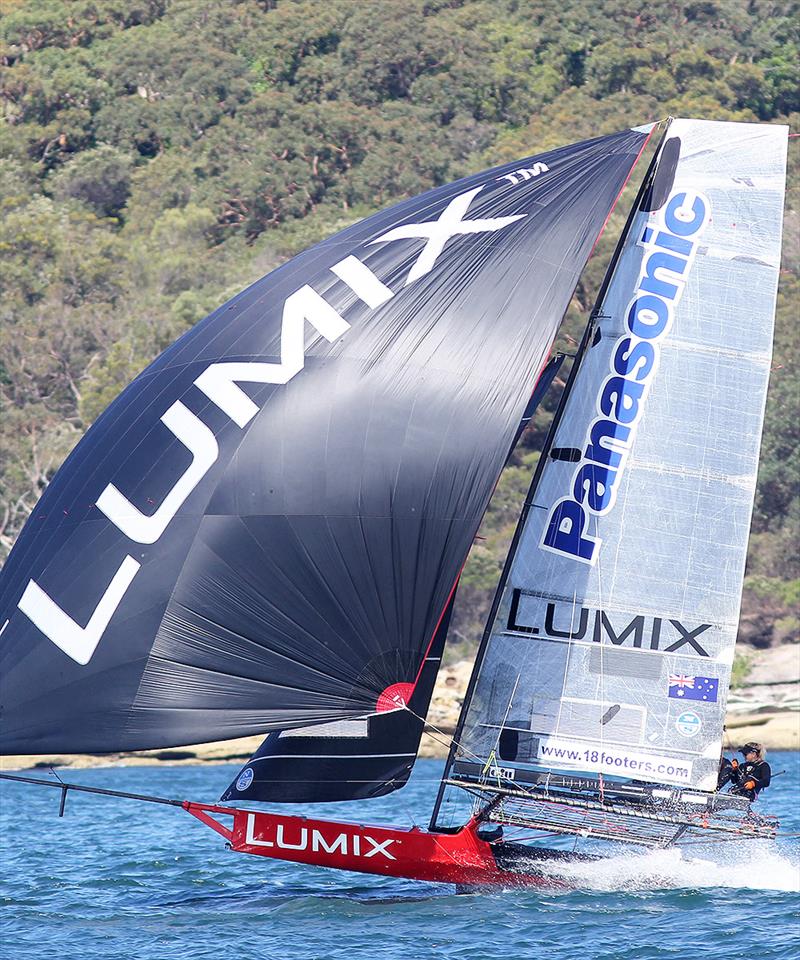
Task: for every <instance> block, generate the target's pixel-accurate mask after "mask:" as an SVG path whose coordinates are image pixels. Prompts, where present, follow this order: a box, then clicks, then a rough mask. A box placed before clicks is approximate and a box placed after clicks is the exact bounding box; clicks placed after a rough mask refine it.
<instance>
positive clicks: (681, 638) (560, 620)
mask: <svg viewBox="0 0 800 960" xmlns="http://www.w3.org/2000/svg"><path fill="white" fill-rule="evenodd" d="M520 596H521V592H520V591H519V590H514V592H513V593H512V597H511V606H510V608H509V612H508V620H507V623H506V629H507V630H508V631H509V632H511V633H527V634H531V635H534V636H540V637H542V638H543V639H550V640H574V641H578V642H580V641H585V642H592V643H611V644H613V645H614V646H618V647H619V646H628V647H634V648H636V649H639V650H658V651H660V652H661V653H681V654H683V655H688V656H699V657H710V656H711V654H710V653H709V651H708V649H707V648H706V647H705V646H703V644H704V643H706V640H705V638H703V641H702V642H701V640H700V639H699V638H700V637H701V636H702V635H703V634H705V633H706V631H708V630H712V628H713V626H714V625H713V624H711V623H700V624H697V625H688V626H687V625H685V624H684V623H682V622H681V621H680V620H678V619H677V618H673V617H654V616H648V615H646V614H642V613H640V614H622V617H620V616H619V615H618V614H615V615H614V616H613V618H612V617H610V616H609V615H608V614H607V613H606V612H605V611H604V610H596V609H591V608H589V607H583V606H576V605H574V604H572V603H556V602H554V601H549V602H548V603H547V604H546V606H545V610H544V617H543V619H542V622H541V623H532V622H527V620H526V618H525V617H523V616H522V615H521V614H520V610H519V604H520ZM561 607H563V608H566V609H561V610H560V609H559V608H561Z"/></svg>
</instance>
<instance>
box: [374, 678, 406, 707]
mask: <svg viewBox="0 0 800 960" xmlns="http://www.w3.org/2000/svg"><path fill="white" fill-rule="evenodd" d="M413 692H414V684H413V683H393V684H391V686H388V687H387V688H386V689H385V690H384V691H383V693H382V694H381V695H380V696H379V697H378V703H377V705H376V707H375V710H376V711H377V712H378V713H388V712H389V711H390V710H402V709H403V707H405V706H406V704H407V703H408V701H409V700H410V699H411V694H412V693H413Z"/></svg>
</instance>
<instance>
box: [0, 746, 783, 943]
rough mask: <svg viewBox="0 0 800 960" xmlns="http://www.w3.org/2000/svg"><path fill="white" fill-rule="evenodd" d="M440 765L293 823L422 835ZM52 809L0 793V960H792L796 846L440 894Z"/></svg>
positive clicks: (183, 831)
mask: <svg viewBox="0 0 800 960" xmlns="http://www.w3.org/2000/svg"><path fill="white" fill-rule="evenodd" d="M770 760H771V761H772V765H773V770H781V769H784V768H785V769H786V770H787V773H786V774H785V775H784V776H781V777H779V778H777V779H776V780H775V783H774V787H772V788H771V789H770V790H769V791H768V793H767V794H765V795H764V798H763V799H762V800H761V801H759V807H760V809H761V811H762V812H765V813H774V814H777V815H778V816H780V817H781V819H782V822H783V829H784V830H786V831H787V832H800V790H799V789H798V784H799V783H800V755H798V754H790V753H785V754H773V755H771V757H770ZM440 770H441V764H439V763H437V762H435V761H420V762H419V763H418V764H417V769H416V772H415V775H414V777H413V779H412V781H411V783H410V784H409V786H408V787H406V788H405V789H404V790H403V791H401V792H400V793H398V794H395V795H394V796H393V797H387V798H383V799H381V800H376V801H370V802H367V803H364V804H360V805H357V806H356V807H355V808H354V807H353V805H347V806H346V807H345V806H342V805H339V806H318V807H316V808H314V809H312V808H307V809H304V810H303V811H302V812H304V813H312V814H316V815H318V816H322V817H325V816H330V817H336V816H341V817H343V818H346V819H356V818H358V819H363V820H364V821H374V822H384V823H386V822H393V823H396V824H398V825H405V824H410V823H411V822H414V821H416V822H418V823H420V824H425V823H426V821H427V817H428V815H429V812H430V808H431V804H432V799H433V795H434V792H435V787H436V783H437V781H438V776H439V773H440ZM234 772H235V768H233V767H230V768H229V767H180V768H179V767H157V768H153V767H128V768H122V769H97V770H86V771H77V772H72V773H69V774H68V775H67V773H63V774H62V775H64V777H65V779H69V780H71V781H74V782H81V783H86V784H90V785H93V786H102V787H110V788H112V789H118V790H127V791H133V792H140V793H151V794H157V795H160V796H168V797H179V798H184V797H185V798H188V799H193V800H214V799H216V797H217V796H218V795H219V793H220V792H221V790H222V789H223V788H224V787H225V786H226V784H227V783H228V782H229V781H230V779H231V776H232V775H233V773H234ZM37 775H46V774H37ZM58 797H59V795H58V793H57V791H55V790H45V789H42V788H35V787H29V786H24V785H22V784H11V783H2V785H0V800H1V802H0V830H1V832H0V838H2V880H1V881H0V899H1V900H2V904H3V915H2V919H1V920H0V924H2V926H1V927H0V942H2V944H3V949H2V950H0V955H2V956H3V957H4V958H5V957H8V958H9V960H10V958H16V957H25V958H26V960H38V958H47V960H51V958H62V960H73V958H74V960H98V958H103V960H106V958H126V960H165V958H193V960H194V958H222V957H225V958H227V957H231V956H232V957H235V958H237V960H256V958H269V960H273V958H274V960H300V958H302V960H311V958H319V960H323V958H324V960H328V958H330V960H340V958H341V960H360V958H366V960H373V958H374V960H390V958H391V960H395V958H398V960H399V958H403V960H415V958H426V960H427V958H429V957H438V958H448V960H449V958H463V960H483V958H495V957H496V958H503V960H507V958H528V957H531V958H532V957H536V958H539V957H542V958H546V960H551V958H552V960H561V958H563V960H567V958H569V960H572V958H580V960H658V958H676V960H677V958H680V960H684V958H704V960H716V958H724V960H739V958H745V957H747V958H750V957H752V958H754V960H797V958H798V957H800V918H799V917H798V903H799V902H800V898H798V895H797V894H798V892H799V891H800V846H798V840H797V838H786V839H784V840H782V841H780V842H779V843H778V844H762V843H753V842H742V843H741V844H739V845H735V846H728V845H725V847H722V848H715V849H712V850H710V851H709V850H708V849H707V848H705V847H703V848H702V849H698V851H697V856H698V859H695V860H693V861H691V862H688V861H687V860H686V859H684V858H683V857H681V856H680V855H679V854H678V852H677V851H659V852H654V853H647V852H645V853H638V854H637V853H633V852H629V853H626V854H624V855H620V856H618V857H615V858H614V859H612V860H610V861H607V862H604V863H602V864H599V863H590V864H582V865H578V866H572V867H570V868H569V871H570V873H569V880H570V881H571V883H572V884H573V885H574V889H570V890H560V891H557V892H556V891H553V890H550V891H547V892H540V891H508V892H502V893H491V894H469V895H461V896H456V895H455V894H454V892H453V889H452V888H451V887H446V886H436V885H430V884H423V883H416V882H413V881H403V880H392V879H384V878H379V877H369V876H363V875H358V874H348V873H340V872H337V871H326V870H322V869H315V868H311V867H301V866H296V865H293V864H288V863H279V862H276V861H270V860H267V859H264V860H262V859H260V858H258V857H249V856H243V855H241V854H233V853H230V852H229V851H226V850H225V848H224V844H223V841H222V839H221V838H220V837H218V836H217V835H216V834H214V833H212V832H211V831H210V830H208V828H206V827H204V826H203V825H202V824H200V823H198V822H197V821H195V820H194V819H192V818H191V817H189V816H188V815H186V814H185V813H183V812H182V811H181V810H179V809H176V808H172V807H161V806H156V805H149V804H148V805H145V804H138V803H134V802H132V801H126V800H117V799H111V798H105V797H93V796H86V795H80V794H70V795H69V798H68V801H67V815H66V817H65V818H64V819H63V820H59V819H58V817H57V812H58ZM354 809H355V810H356V811H357V812H355V813H354ZM293 812H295V811H293ZM297 812H299V811H297Z"/></svg>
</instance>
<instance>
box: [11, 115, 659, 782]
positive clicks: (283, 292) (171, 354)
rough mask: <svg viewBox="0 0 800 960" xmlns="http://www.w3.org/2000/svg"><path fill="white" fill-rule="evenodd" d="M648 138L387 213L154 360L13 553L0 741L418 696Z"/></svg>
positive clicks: (295, 264)
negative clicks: (540, 386)
mask: <svg viewBox="0 0 800 960" xmlns="http://www.w3.org/2000/svg"><path fill="white" fill-rule="evenodd" d="M646 136H647V135H646V133H644V132H641V131H633V130H629V131H625V132H623V133H620V134H616V135H613V136H607V137H600V138H597V139H594V140H589V141H585V142H582V143H578V144H574V145H572V146H569V147H564V148H561V149H558V150H553V151H550V152H548V153H546V154H542V155H540V156H538V157H535V158H529V159H526V160H522V161H518V162H517V163H514V164H508V165H506V166H503V167H498V168H496V169H494V170H491V171H488V172H484V173H481V174H478V175H475V176H472V177H469V178H466V179H465V180H461V181H459V182H457V183H454V184H449V185H447V186H444V187H440V188H438V189H436V190H433V191H431V192H429V193H427V194H424V195H422V196H420V197H417V198H414V199H411V200H408V201H406V202H404V203H401V204H399V205H397V206H395V207H393V208H391V209H389V210H386V211H384V212H382V213H379V214H376V215H375V216H373V217H370V218H368V219H367V220H364V221H362V222H360V223H357V224H355V225H353V226H352V227H350V228H348V229H347V230H345V231H343V232H342V233H340V234H338V235H337V236H334V237H332V238H330V239H329V240H326V241H324V242H323V243H320V244H318V245H317V246H315V247H313V248H311V249H310V250H308V251H306V252H305V253H303V254H301V255H299V256H298V257H295V258H294V259H293V260H292V261H290V262H289V263H287V264H286V265H284V266H283V267H281V268H279V269H278V270H276V271H274V272H273V273H271V274H270V275H268V276H267V277H265V278H263V279H262V280H260V281H258V282H257V283H255V284H254V285H253V286H251V287H250V288H249V289H247V290H245V291H244V292H243V293H241V294H239V295H238V296H237V297H235V298H234V299H233V300H231V301H230V302H229V303H227V304H225V305H224V306H223V307H221V308H220V309H219V310H217V311H215V312H214V313H213V314H211V315H210V316H209V317H207V318H206V319H205V320H203V321H202V322H200V323H199V324H197V325H196V326H195V327H194V328H193V329H191V330H190V331H189V332H187V333H186V334H185V335H184V336H183V337H182V338H181V339H180V340H179V341H178V342H177V343H175V344H174V345H173V346H172V347H170V348H169V349H168V350H166V351H165V352H164V353H163V354H162V355H161V356H160V357H159V358H158V359H157V360H156V361H154V362H153V363H152V364H151V365H150V366H149V367H148V368H147V369H146V370H145V371H144V372H143V373H142V374H141V375H140V376H139V377H138V378H137V379H136V380H135V381H134V382H133V383H132V384H131V385H130V386H129V387H128V388H127V389H126V390H125V391H124V392H123V393H122V394H121V395H120V397H118V398H117V400H115V401H114V402H113V403H112V404H111V406H110V407H109V408H108V409H107V410H106V411H105V413H104V414H103V415H102V416H101V417H100V418H99V420H98V421H97V422H96V423H95V424H94V426H93V427H92V428H91V429H90V430H89V431H88V433H87V434H86V436H85V437H84V438H83V440H82V441H81V442H80V443H79V445H78V446H77V447H76V449H75V450H74V451H73V453H72V454H71V456H70V457H69V458H68V460H67V461H66V462H65V464H64V466H63V467H62V468H61V470H60V471H59V472H58V474H57V475H56V477H55V478H54V480H53V481H52V483H51V484H50V486H49V487H48V488H47V490H46V491H45V493H44V495H43V496H42V498H41V500H40V502H39V504H38V505H37V507H36V509H35V510H34V512H33V514H32V516H31V518H30V519H29V521H28V523H27V525H26V527H25V529H24V530H23V532H22V534H21V536H20V538H19V540H18V542H17V544H16V546H15V547H14V549H13V551H12V553H11V555H10V557H9V559H8V561H7V563H6V565H5V567H4V569H3V571H2V575H1V577H0V628H2V633H0V675H1V676H2V681H1V683H2V686H1V687H0V708H1V709H2V713H1V714H0V723H1V724H2V729H1V733H0V738H1V739H0V747H1V748H2V751H3V752H4V753H41V752H49V751H61V752H81V751H90V752H103V751H112V750H130V749H143V748H151V747H162V746H176V745H180V744H185V743H197V742H202V741H211V740H220V739H226V738H230V737H236V736H241V735H245V734H254V733H259V732H263V733H267V732H269V731H278V730H280V731H287V730H290V729H292V728H295V727H309V726H310V725H314V724H319V723H326V724H330V723H337V722H349V721H357V720H359V719H361V718H364V717H368V718H372V719H375V718H376V717H377V720H378V721H379V720H380V717H381V716H382V715H383V711H385V710H386V709H387V704H388V706H389V707H391V705H392V703H393V702H394V703H396V706H397V708H398V709H400V708H401V703H400V701H403V702H405V703H409V702H410V701H411V697H413V695H414V689H413V686H414V683H415V682H416V681H417V680H418V678H420V682H421V678H422V677H423V676H424V675H425V674H424V671H422V670H421V666H422V664H423V660H424V657H425V656H426V652H428V651H430V649H431V645H432V643H433V642H434V638H435V634H436V630H437V625H439V624H440V623H441V622H442V619H443V617H444V615H445V611H446V608H447V606H448V603H449V599H450V598H451V596H452V592H453V590H454V585H455V582H456V580H457V577H458V574H459V571H460V570H461V567H462V565H463V563H464V559H465V557H466V554H467V552H468V550H469V547H470V545H471V543H472V541H473V537H474V535H475V532H476V530H477V527H478V524H479V522H480V519H481V517H482V515H483V513H484V510H485V508H486V504H487V502H488V499H489V496H490V494H491V491H492V489H493V487H494V484H495V482H496V480H497V476H498V474H499V472H500V470H501V468H502V466H503V463H504V461H505V459H506V456H507V453H508V450H509V447H510V444H511V442H512V440H513V438H514V436H515V433H516V431H517V427H518V424H519V422H520V420H521V418H522V415H523V412H524V410H525V407H526V403H527V401H528V398H529V397H530V395H531V391H532V389H533V387H534V384H535V382H536V378H537V374H538V372H539V371H540V370H541V368H542V366H543V364H544V362H545V360H546V358H547V356H548V353H549V351H550V347H551V344H552V341H553V337H554V335H555V331H556V328H557V326H558V324H559V322H560V320H561V317H562V315H563V314H564V312H565V310H566V308H567V305H568V303H569V299H570V297H571V295H572V291H573V289H574V287H575V284H576V282H577V279H578V276H579V274H580V271H581V269H582V267H583V265H584V263H585V261H586V259H587V257H588V255H589V253H590V251H591V249H592V246H593V244H594V243H595V241H596V238H597V236H598V234H599V232H600V230H601V228H602V226H603V224H604V222H605V220H606V218H607V216H608V213H609V211H610V209H611V207H612V205H613V203H614V200H615V198H616V197H617V196H618V194H619V192H620V190H621V188H622V186H623V184H624V182H625V180H626V178H627V176H628V175H629V172H630V170H631V167H632V165H633V163H634V162H635V160H636V157H637V155H638V154H639V152H640V151H641V149H642V147H643V144H644V142H645V140H646ZM398 691H399V695H400V699H399V700H394V701H393V698H394V697H395V696H396V695H397V694H398ZM425 706H427V704H425V705H421V706H420V710H421V711H422V712H423V713H424V709H425ZM376 722H377V721H376ZM381 776H383V774H381Z"/></svg>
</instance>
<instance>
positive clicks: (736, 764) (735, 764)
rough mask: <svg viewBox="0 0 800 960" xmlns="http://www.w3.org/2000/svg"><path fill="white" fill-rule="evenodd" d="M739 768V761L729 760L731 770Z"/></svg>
mask: <svg viewBox="0 0 800 960" xmlns="http://www.w3.org/2000/svg"><path fill="white" fill-rule="evenodd" d="M738 769H739V761H738V760H736V759H733V760H731V770H738Z"/></svg>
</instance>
